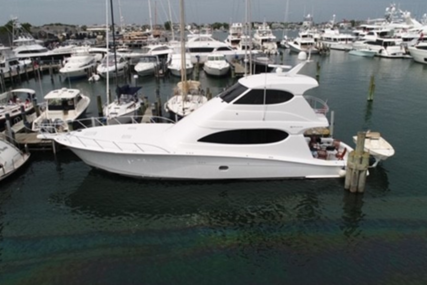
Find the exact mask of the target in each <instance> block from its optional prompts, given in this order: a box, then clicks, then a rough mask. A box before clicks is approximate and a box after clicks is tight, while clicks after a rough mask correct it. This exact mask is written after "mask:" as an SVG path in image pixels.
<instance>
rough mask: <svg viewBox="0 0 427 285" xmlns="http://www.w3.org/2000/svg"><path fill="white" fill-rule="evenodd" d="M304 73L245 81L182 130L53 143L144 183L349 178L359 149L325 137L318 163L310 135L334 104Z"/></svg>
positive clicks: (151, 128)
mask: <svg viewBox="0 0 427 285" xmlns="http://www.w3.org/2000/svg"><path fill="white" fill-rule="evenodd" d="M303 66H304V63H302V64H299V65H298V66H296V67H294V68H293V69H292V70H290V71H289V72H286V73H285V72H280V69H277V73H265V74H258V75H251V76H247V77H244V78H241V79H240V80H239V81H238V83H236V84H235V85H233V86H232V87H231V88H229V89H228V90H226V91H224V92H223V93H221V94H220V95H219V96H218V97H215V98H213V99H211V100H210V101H208V102H207V103H206V104H204V105H203V106H201V107H200V108H198V109H197V110H195V111H194V112H192V113H191V114H190V115H189V116H187V117H185V118H183V119H182V120H180V121H178V122H177V123H175V124H169V123H165V124H135V125H132V127H130V126H127V125H114V126H103V127H94V128H90V129H83V130H80V131H74V132H70V133H68V134H60V135H57V136H52V139H54V140H55V141H56V142H58V143H60V144H63V145H65V146H67V147H68V148H69V149H71V150H72V151H73V152H74V153H75V154H76V155H77V156H79V157H80V158H81V159H82V160H83V161H84V162H85V163H87V164H88V165H90V166H92V167H95V168H100V169H103V170H105V171H108V172H112V173H117V174H121V175H126V176H133V177H140V178H149V179H217V180H218V179H221V180H222V179H282V178H296V177H298V178H338V177H343V176H344V175H345V172H346V171H345V167H346V164H347V156H348V153H350V151H352V150H353V149H352V148H351V147H350V146H348V145H347V144H345V143H343V142H339V143H338V144H336V145H337V148H338V149H336V148H335V147H327V145H328V144H329V145H332V144H333V141H334V140H333V138H322V139H321V140H320V142H321V150H319V152H321V155H320V153H319V154H318V155H316V156H313V154H312V151H311V150H310V147H309V141H310V138H308V137H306V136H305V135H304V133H305V132H306V131H308V130H311V129H313V128H322V127H328V126H329V122H328V119H327V117H326V111H327V110H328V107H327V105H326V102H324V101H323V100H320V99H318V98H315V97H308V96H304V95H303V94H304V93H305V92H306V91H308V90H310V89H313V88H315V87H317V86H318V82H317V81H316V79H314V78H312V77H309V76H306V75H300V74H298V71H299V70H300V69H301V68H302V67H303ZM310 102H314V103H316V104H314V103H313V104H312V105H311V104H310ZM322 145H323V146H324V147H323V146H322ZM334 145H335V143H334Z"/></svg>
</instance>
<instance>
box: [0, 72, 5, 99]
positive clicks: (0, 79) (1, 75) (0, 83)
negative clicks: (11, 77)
mask: <svg viewBox="0 0 427 285" xmlns="http://www.w3.org/2000/svg"><path fill="white" fill-rule="evenodd" d="M0 87H1V88H0V92H1V93H3V92H5V91H6V85H5V80H4V73H3V69H1V70H0Z"/></svg>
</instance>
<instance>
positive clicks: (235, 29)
mask: <svg viewBox="0 0 427 285" xmlns="http://www.w3.org/2000/svg"><path fill="white" fill-rule="evenodd" d="M242 36H243V24H242V23H232V24H231V25H230V29H229V32H228V35H227V38H226V39H225V43H226V44H228V45H229V46H230V47H232V48H233V49H238V48H239V44H240V41H241V40H242Z"/></svg>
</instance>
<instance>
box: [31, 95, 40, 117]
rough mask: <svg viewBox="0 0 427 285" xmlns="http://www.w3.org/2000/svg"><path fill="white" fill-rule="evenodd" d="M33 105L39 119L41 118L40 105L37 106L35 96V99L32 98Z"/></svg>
mask: <svg viewBox="0 0 427 285" xmlns="http://www.w3.org/2000/svg"><path fill="white" fill-rule="evenodd" d="M32 104H33V108H34V110H35V111H36V115H37V117H38V116H40V108H39V105H37V99H36V97H35V96H34V98H32Z"/></svg>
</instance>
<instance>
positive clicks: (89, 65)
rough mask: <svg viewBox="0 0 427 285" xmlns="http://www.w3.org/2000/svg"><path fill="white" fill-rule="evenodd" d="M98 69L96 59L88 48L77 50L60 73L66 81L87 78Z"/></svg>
mask: <svg viewBox="0 0 427 285" xmlns="http://www.w3.org/2000/svg"><path fill="white" fill-rule="evenodd" d="M95 68H96V58H95V56H94V55H92V54H90V53H89V50H88V49H87V48H82V49H76V50H75V52H74V53H73V54H72V55H71V57H70V58H67V59H66V61H65V64H64V66H63V67H62V68H61V69H59V73H61V75H62V76H63V77H64V79H77V78H81V77H85V76H87V75H88V73H89V72H90V71H94V70H95Z"/></svg>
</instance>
